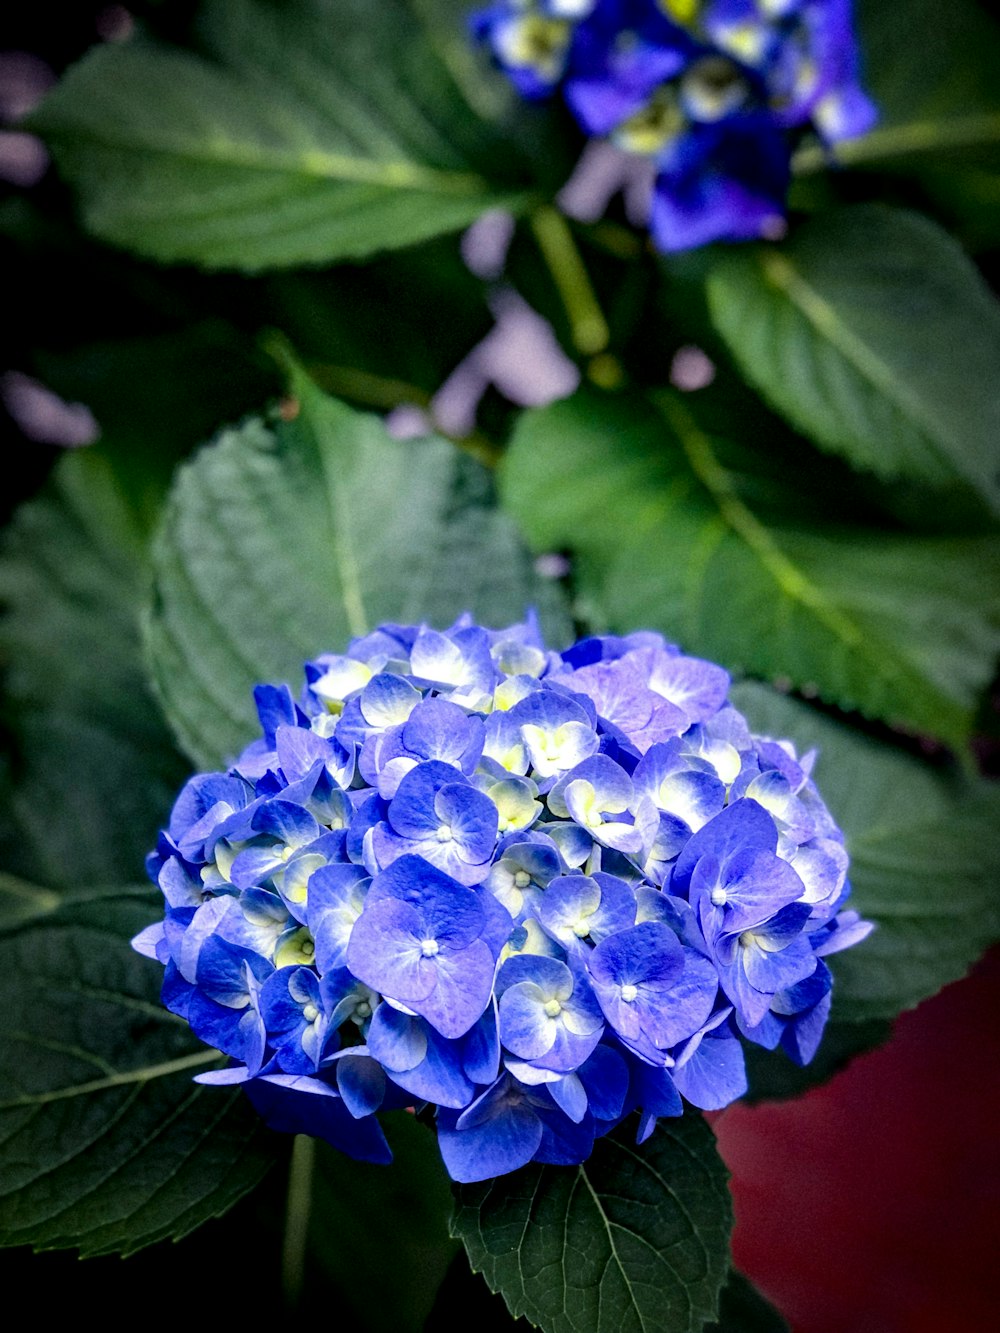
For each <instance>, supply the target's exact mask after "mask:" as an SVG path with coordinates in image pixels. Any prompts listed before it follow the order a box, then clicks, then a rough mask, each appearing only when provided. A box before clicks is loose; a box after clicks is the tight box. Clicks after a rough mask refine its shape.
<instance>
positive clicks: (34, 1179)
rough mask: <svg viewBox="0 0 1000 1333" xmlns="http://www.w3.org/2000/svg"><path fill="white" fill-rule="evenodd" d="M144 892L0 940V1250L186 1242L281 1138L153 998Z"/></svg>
mask: <svg viewBox="0 0 1000 1333" xmlns="http://www.w3.org/2000/svg"><path fill="white" fill-rule="evenodd" d="M152 909H153V903H152V895H151V894H147V893H142V894H141V895H140V894H131V893H128V892H127V891H122V892H120V893H118V894H117V895H115V896H114V897H108V898H105V899H103V900H99V901H90V902H86V903H78V904H71V905H67V906H65V907H63V908H62V909H61V910H59V911H58V912H55V913H53V914H52V915H51V916H48V917H47V918H46V919H45V920H43V921H40V922H39V923H37V924H33V925H28V926H25V927H24V928H22V929H21V930H18V931H14V932H13V933H11V934H8V935H6V936H4V937H3V938H2V939H0V1006H2V1009H3V1014H4V1023H3V1027H2V1030H0V1087H2V1092H0V1243H2V1244H4V1245H24V1244H31V1245H33V1246H34V1247H35V1248H36V1249H51V1248H66V1247H70V1246H74V1247H78V1248H79V1249H80V1251H81V1253H82V1254H85V1255H91V1254H106V1253H109V1252H111V1251H121V1252H122V1253H124V1254H128V1253H131V1252H132V1251H134V1250H137V1249H140V1248H141V1247H142V1246H144V1245H149V1244H151V1243H152V1242H153V1241H156V1240H161V1239H164V1238H166V1237H172V1238H174V1239H176V1238H178V1237H180V1236H183V1235H185V1234H186V1233H187V1232H189V1231H191V1230H193V1229H194V1228H195V1227H196V1226H199V1225H200V1224H201V1223H202V1222H204V1221H206V1220H207V1219H208V1218H210V1217H215V1216H217V1215H218V1214H220V1213H222V1212H224V1211H225V1210H226V1209H227V1208H228V1207H229V1206H230V1205H231V1204H233V1203H234V1202H235V1201H236V1200H237V1199H238V1198H240V1196H241V1195H243V1194H244V1193H246V1191H247V1190H248V1189H250V1188H251V1187H252V1186H253V1185H255V1184H256V1183H257V1181H258V1180H259V1179H260V1178H261V1176H262V1175H263V1173H264V1172H265V1171H266V1170H267V1168H268V1166H269V1165H270V1164H271V1162H272V1161H273V1159H274V1156H275V1153H276V1151H277V1150H278V1147H279V1145H280V1140H279V1139H278V1138H277V1137H276V1136H275V1135H272V1134H270V1133H269V1132H268V1131H267V1130H265V1129H264V1128H263V1125H262V1122H261V1121H260V1120H259V1119H258V1117H257V1116H256V1115H255V1114H254V1113H253V1111H252V1110H251V1109H250V1107H249V1105H248V1104H247V1103H246V1102H245V1099H243V1098H242V1096H241V1095H240V1094H239V1093H238V1092H236V1093H234V1092H232V1091H230V1090H228V1089H220V1088H203V1087H200V1086H199V1085H198V1084H194V1083H192V1082H191V1077H192V1075H193V1074H196V1073H197V1072H198V1071H199V1069H205V1068H207V1067H208V1066H209V1065H211V1064H212V1063H213V1062H217V1061H218V1060H219V1058H220V1057H219V1055H218V1052H216V1051H208V1050H206V1049H205V1048H204V1047H200V1048H199V1044H198V1042H197V1040H196V1039H195V1038H194V1037H193V1036H192V1034H191V1032H190V1030H189V1028H188V1026H187V1024H186V1023H185V1022H184V1021H183V1020H182V1019H179V1018H177V1017H175V1016H174V1015H173V1014H170V1013H168V1012H167V1010H165V1009H164V1008H163V1007H162V1006H161V1005H160V1003H159V1001H158V998H157V997H158V993H159V985H160V979H161V976H162V973H161V969H160V968H159V967H158V966H156V965H155V964H153V963H151V962H150V961H149V960H148V959H144V958H141V957H139V955H138V954H136V953H135V952H133V950H132V949H131V948H130V947H129V944H128V939H129V937H130V936H131V935H132V934H134V933H135V932H137V931H138V930H140V929H141V928H142V927H143V926H144V925H146V923H147V922H148V921H149V920H150V917H151V916H152V915H153V910H152Z"/></svg>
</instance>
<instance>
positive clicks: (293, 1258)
mask: <svg viewBox="0 0 1000 1333" xmlns="http://www.w3.org/2000/svg"><path fill="white" fill-rule="evenodd" d="M315 1157H316V1140H315V1139H312V1138H310V1137H309V1135H308V1134H296V1136H295V1142H294V1144H293V1145H292V1160H291V1164H290V1165H289V1168H288V1198H287V1202H286V1204H285V1239H284V1244H283V1246H282V1251H281V1287H282V1291H283V1292H284V1297H285V1306H286V1308H287V1309H288V1310H290V1311H291V1310H295V1309H296V1308H297V1307H298V1305H299V1303H300V1301H301V1299H302V1287H303V1283H304V1280H305V1269H306V1241H307V1238H308V1235H309V1215H310V1213H311V1212H312V1177H313V1164H314V1162H315Z"/></svg>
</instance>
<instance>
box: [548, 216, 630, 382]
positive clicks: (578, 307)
mask: <svg viewBox="0 0 1000 1333" xmlns="http://www.w3.org/2000/svg"><path fill="white" fill-rule="evenodd" d="M530 220H531V230H532V232H533V233H534V236H535V240H536V241H537V243H538V248H539V250H540V251H541V254H542V258H543V259H544V260H545V263H546V265H547V267H548V270H549V273H550V274H551V275H552V281H553V282H554V283H555V286H556V291H557V292H558V293H559V299H560V301H562V304H563V309H564V310H565V311H566V317H567V319H568V320H569V332H570V337H571V339H572V340H573V346H574V348H575V349H576V351H577V352H579V353H580V355H581V356H588V357H589V356H597V355H599V354H600V353H601V352H603V351H605V349H606V348H607V345H608V342H609V340H610V337H611V335H610V333H609V331H608V322H607V320H606V319H605V318H604V312H603V311H602V310H601V307H600V304H599V302H598V300H597V296H596V294H595V292H594V288H593V286H592V285H591V282H590V278H589V276H588V274H587V270H586V268H585V266H584V263H583V260H582V259H581V258H580V252H579V250H578V249H577V248H576V242H575V241H574V240H573V233H572V232H571V231H570V229H569V226H568V224H567V222H566V219H565V218H564V217H563V215H562V214H561V213H559V212H558V211H557V210H556V209H554V208H552V207H551V206H550V205H548V204H545V205H543V207H541V208H536V209H535V211H534V212H533V213H532V215H531V219H530Z"/></svg>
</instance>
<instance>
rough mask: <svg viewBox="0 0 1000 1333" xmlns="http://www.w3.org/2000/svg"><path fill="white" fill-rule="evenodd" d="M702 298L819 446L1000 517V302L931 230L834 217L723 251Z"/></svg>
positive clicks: (850, 213) (850, 212)
mask: <svg viewBox="0 0 1000 1333" xmlns="http://www.w3.org/2000/svg"><path fill="white" fill-rule="evenodd" d="M708 296H709V303H710V307H711V311H712V316H713V318H714V320H715V323H716V326H717V328H718V330H719V332H720V333H721V334H722V336H723V337H724V338H725V339H726V341H727V343H728V344H729V349H730V351H731V352H732V354H733V356H734V357H735V358H736V361H737V362H738V364H739V365H740V366H741V368H742V369H743V372H744V373H745V375H746V376H747V378H748V379H749V380H750V381H751V382H752V383H753V384H754V385H756V387H757V388H758V389H759V390H760V391H761V393H762V394H763V395H764V397H765V398H767V399H768V401H769V402H770V403H771V404H772V406H774V407H775V408H777V409H778V411H780V412H782V413H784V414H785V415H786V416H787V417H788V418H789V420H790V421H792V422H793V423H794V424H795V425H796V426H797V427H798V428H799V429H800V430H802V431H804V432H805V434H807V435H808V436H810V437H811V438H812V439H814V440H815V441H816V442H817V443H818V444H819V445H821V446H822V447H823V448H825V449H829V450H832V451H834V452H836V453H842V454H844V455H845V456H846V457H847V458H849V459H850V460H851V462H852V463H853V464H854V465H855V466H856V467H859V468H864V469H868V470H870V471H872V472H874V473H876V474H877V475H878V476H879V477H882V478H884V479H897V478H903V479H907V478H909V479H915V480H918V481H924V482H927V483H929V484H930V485H932V486H939V487H945V486H948V485H951V484H954V483H955V482H964V483H966V484H967V485H969V486H971V487H973V488H974V489H975V490H976V491H977V492H978V494H979V495H980V496H981V497H982V498H983V500H984V501H985V502H986V504H987V505H988V506H989V507H990V508H991V509H992V510H993V512H994V513H1000V459H998V453H997V439H998V438H1000V396H998V395H997V394H996V392H995V391H994V379H995V375H994V371H995V367H996V365H997V363H998V361H1000V304H998V302H997V301H996V299H995V297H994V296H993V295H992V293H991V292H990V291H989V289H988V288H987V287H986V285H985V283H983V281H982V279H981V278H980V277H979V274H978V273H977V272H976V270H975V268H974V267H973V266H972V264H971V263H970V262H969V261H968V260H967V259H966V258H965V256H964V255H963V254H962V252H961V250H960V249H959V248H958V246H957V245H956V244H955V243H954V241H952V240H951V239H950V237H948V236H947V235H946V233H945V232H943V231H942V230H940V229H939V228H938V227H937V226H935V225H934V224H933V223H931V222H929V221H928V220H927V219H926V218H921V217H918V216H917V215H916V214H913V213H907V212H903V211H901V210H898V209H889V208H885V207H882V206H859V207H856V208H849V209H843V210H841V211H840V212H836V213H833V214H828V215H826V216H823V217H819V218H816V219H813V220H811V221H810V222H808V223H806V224H805V225H804V226H803V227H801V228H800V229H799V230H798V231H796V232H795V234H794V235H793V237H792V239H791V241H790V242H789V244H788V245H785V246H782V247H780V248H778V247H775V246H755V247H740V248H738V249H734V250H733V251H732V252H731V253H728V254H726V255H725V256H723V257H722V258H721V259H720V260H719V262H718V263H717V264H716V265H715V267H714V268H713V270H712V271H711V273H710V275H709V279H708Z"/></svg>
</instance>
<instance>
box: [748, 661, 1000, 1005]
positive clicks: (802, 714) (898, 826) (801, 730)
mask: <svg viewBox="0 0 1000 1333" xmlns="http://www.w3.org/2000/svg"><path fill="white" fill-rule="evenodd" d="M732 698H733V701H734V702H735V703H736V706H737V707H738V708H740V709H742V711H743V712H744V713H745V714H746V715H747V717H748V718H749V720H750V723H751V726H752V727H753V728H754V730H755V731H757V732H760V733H762V734H766V735H769V736H772V737H776V738H778V737H782V738H784V737H787V738H790V739H792V740H794V741H795V743H796V745H797V746H799V747H801V749H808V748H812V747H814V746H815V747H817V748H818V750H819V759H818V761H817V764H816V769H815V773H814V776H815V779H816V783H817V786H818V787H819V790H820V792H821V794H822V796H823V799H824V800H825V801H826V803H827V805H828V806H829V807H830V810H831V811H832V812H833V815H834V818H835V819H836V820H837V822H838V824H839V825H840V826H841V828H842V829H843V831H844V837H845V841H846V844H847V850H848V852H849V853H850V856H851V869H850V880H851V884H852V887H853V896H852V900H851V904H850V905H851V906H852V907H854V908H856V909H857V910H858V911H859V912H860V913H861V914H862V916H864V917H866V918H868V919H869V920H873V921H875V922H876V923H877V929H876V930H875V931H874V932H873V933H872V934H871V935H870V936H869V938H868V939H866V940H864V941H863V942H862V943H861V944H859V945H857V946H856V947H855V948H853V949H847V950H845V951H844V952H843V953H841V954H835V955H833V957H832V958H831V959H830V966H831V968H832V969H833V971H834V974H835V976H836V986H835V989H834V1001H833V1017H834V1019H835V1020H836V1021H837V1022H838V1023H840V1022H845V1021H851V1022H865V1021H867V1020H870V1019H880V1018H892V1017H895V1015H896V1014H898V1013H899V1012H900V1011H901V1010H903V1009H908V1008H911V1007H912V1006H913V1005H915V1004H918V1003H919V1002H920V1001H921V1000H923V999H926V998H927V997H928V996H930V995H933V994H934V993H935V992H936V991H938V990H940V989H941V987H942V986H945V985H947V984H948V982H950V981H955V980H957V979H958V978H959V977H962V976H964V975H965V973H966V972H967V971H968V969H969V968H970V967H971V966H972V964H973V963H974V962H975V961H976V960H977V959H978V958H979V957H980V955H981V954H982V953H983V952H984V951H985V950H986V949H987V948H988V947H989V946H990V945H991V944H993V943H995V942H996V941H997V940H1000V893H998V887H1000V783H998V782H989V781H986V780H985V779H979V780H975V781H973V780H967V779H961V778H959V777H958V776H957V775H955V774H953V773H951V772H949V771H940V770H938V769H935V768H933V767H931V766H930V765H929V764H927V763H926V762H925V761H923V760H921V759H917V758H915V757H914V756H912V755H910V754H907V753H905V752H903V751H901V750H897V749H895V748H894V747H892V746H889V745H885V744H879V743H878V742H877V741H874V740H872V739H870V738H869V737H867V736H863V735H861V734H860V733H859V732H857V731H855V730H854V729H853V728H851V727H849V726H847V725H846V724H845V723H843V722H839V721H837V720H835V719H834V718H831V717H827V716H824V715H823V714H822V713H819V712H818V711H817V710H816V709H814V708H810V707H809V706H808V705H806V704H803V703H799V702H797V701H796V700H793V699H789V698H787V697H786V696H784V695H781V694H778V693H777V692H775V691H773V690H769V689H767V688H766V687H764V686H761V685H756V684H752V683H743V684H740V685H737V686H735V687H734V689H733V691H732Z"/></svg>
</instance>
